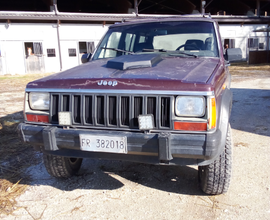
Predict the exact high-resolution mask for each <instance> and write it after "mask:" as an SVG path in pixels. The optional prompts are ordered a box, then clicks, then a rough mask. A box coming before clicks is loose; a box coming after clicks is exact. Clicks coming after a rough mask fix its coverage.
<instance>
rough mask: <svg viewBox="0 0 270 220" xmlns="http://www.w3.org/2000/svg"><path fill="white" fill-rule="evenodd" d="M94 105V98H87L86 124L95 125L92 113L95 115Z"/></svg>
mask: <svg viewBox="0 0 270 220" xmlns="http://www.w3.org/2000/svg"><path fill="white" fill-rule="evenodd" d="M92 103H93V97H92V96H85V103H84V104H85V109H84V112H85V113H84V114H85V115H84V117H85V122H86V123H87V124H93V118H92V113H93V108H92Z"/></svg>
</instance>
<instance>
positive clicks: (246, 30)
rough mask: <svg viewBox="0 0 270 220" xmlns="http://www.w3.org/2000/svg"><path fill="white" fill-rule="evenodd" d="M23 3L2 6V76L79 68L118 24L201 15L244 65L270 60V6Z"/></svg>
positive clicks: (118, 0)
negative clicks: (216, 27)
mask: <svg viewBox="0 0 270 220" xmlns="http://www.w3.org/2000/svg"><path fill="white" fill-rule="evenodd" d="M23 2H24V3H27V2H28V3H29V4H26V5H25V4H22V1H19V0H11V1H9V2H7V1H4V2H3V1H2V2H1V3H0V10H1V11H0V75H5V74H12V75H13V74H26V73H45V72H46V73H48V72H58V71H62V70H65V69H69V68H72V67H74V66H77V65H80V64H81V56H82V54H84V53H91V52H93V51H94V49H95V47H96V45H97V44H98V42H99V40H100V39H101V38H102V36H103V35H104V33H105V32H106V31H107V29H108V27H109V26H110V25H111V24H113V23H115V22H122V21H123V20H127V19H140V18H150V17H160V16H183V14H193V15H194V16H201V15H199V13H211V14H212V15H211V17H212V18H213V19H215V20H216V21H217V22H218V23H219V26H220V32H221V35H222V40H223V44H224V47H228V48H232V47H240V48H241V50H242V54H243V61H246V62H249V63H259V62H263V63H266V62H269V61H270V60H269V59H270V58H269V55H268V54H269V44H270V39H269V30H270V28H269V24H270V16H269V13H270V4H269V3H270V1H260V0H250V1H240V0H236V1H225V0H221V1H216V0H212V1H211V0H209V1H198V0H197V1H195V0H193V1H192V0H180V1H171V0H167V1H162V3H155V4H154V3H153V1H147V0H140V1H136V0H134V1H133V0H112V1H107V0H103V1H102V0H100V1H95V0H93V1H82V0H79V1H76V3H74V2H73V1H60V0H58V1H56V0H44V1H35V0H30V1H23ZM218 2H219V4H218ZM226 2H227V3H228V2H230V4H231V6H230V7H228V4H225V3H226ZM243 2H245V3H243ZM30 3H31V4H30ZM26 6H27V7H26ZM20 9H21V10H20ZM22 10H26V11H22ZM60 10H61V12H60ZM66 11H69V12H66ZM142 13H144V14H142ZM207 16H208V15H207Z"/></svg>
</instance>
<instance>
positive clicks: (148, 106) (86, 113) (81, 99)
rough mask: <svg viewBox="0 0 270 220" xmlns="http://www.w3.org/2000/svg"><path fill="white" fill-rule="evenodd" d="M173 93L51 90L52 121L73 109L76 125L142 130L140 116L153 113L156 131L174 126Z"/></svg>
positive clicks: (54, 121)
mask: <svg viewBox="0 0 270 220" xmlns="http://www.w3.org/2000/svg"><path fill="white" fill-rule="evenodd" d="M173 102H174V96H173V95H171V96H170V95H141V94H138V95H136V94H77V93H72V94H67V93H51V106H50V122H51V123H52V124H58V112H59V111H70V112H72V126H74V127H76V126H78V127H82V126H83V127H89V128H108V129H112V128H117V129H120V130H138V129H139V128H138V115H140V114H153V115H154V120H155V121H154V123H155V130H171V129H172V106H173Z"/></svg>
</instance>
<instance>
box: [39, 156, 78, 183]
mask: <svg viewBox="0 0 270 220" xmlns="http://www.w3.org/2000/svg"><path fill="white" fill-rule="evenodd" d="M43 161H44V165H45V167H46V170H47V172H48V173H49V174H50V175H51V176H53V177H56V178H69V177H71V176H73V175H74V174H76V173H77V172H78V171H79V169H80V167H81V164H82V158H70V157H60V156H55V155H49V154H43Z"/></svg>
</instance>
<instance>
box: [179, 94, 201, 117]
mask: <svg viewBox="0 0 270 220" xmlns="http://www.w3.org/2000/svg"><path fill="white" fill-rule="evenodd" d="M175 113H176V115H177V116H192V117H201V116H203V115H204V114H205V98H204V97H198V96H178V97H177V98H176V103H175Z"/></svg>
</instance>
